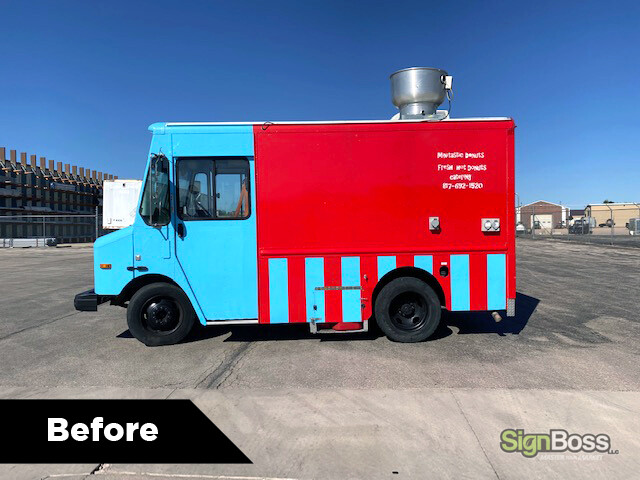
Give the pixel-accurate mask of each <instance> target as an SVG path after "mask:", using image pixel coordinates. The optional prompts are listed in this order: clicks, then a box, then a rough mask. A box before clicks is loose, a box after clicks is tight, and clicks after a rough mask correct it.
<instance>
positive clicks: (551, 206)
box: [516, 200, 569, 232]
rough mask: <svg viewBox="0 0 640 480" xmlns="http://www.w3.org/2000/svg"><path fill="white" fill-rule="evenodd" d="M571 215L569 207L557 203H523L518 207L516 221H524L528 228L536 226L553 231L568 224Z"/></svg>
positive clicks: (541, 201) (540, 201)
mask: <svg viewBox="0 0 640 480" xmlns="http://www.w3.org/2000/svg"><path fill="white" fill-rule="evenodd" d="M568 217H569V209H568V208H567V207H564V206H562V205H559V204H557V203H551V202H545V201H543V200H539V201H537V202H533V203H529V204H527V205H523V206H521V207H519V208H517V209H516V221H517V222H520V223H522V224H523V225H524V226H525V227H526V228H527V229H530V228H534V225H535V227H536V228H538V229H540V230H542V231H548V232H551V230H552V229H554V228H562V226H566V224H567V218H568Z"/></svg>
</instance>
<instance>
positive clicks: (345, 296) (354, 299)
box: [342, 257, 362, 322]
mask: <svg viewBox="0 0 640 480" xmlns="http://www.w3.org/2000/svg"><path fill="white" fill-rule="evenodd" d="M342 286H343V287H356V286H360V257H342ZM360 299H361V295H360V290H342V321H343V322H361V321H362V313H361V312H362V310H361V308H360Z"/></svg>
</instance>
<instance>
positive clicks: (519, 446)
mask: <svg viewBox="0 0 640 480" xmlns="http://www.w3.org/2000/svg"><path fill="white" fill-rule="evenodd" d="M500 440H501V442H500V448H501V449H502V450H503V451H505V452H507V453H513V452H520V453H521V454H522V455H523V456H525V457H535V456H536V455H537V454H538V453H540V452H546V453H560V452H566V451H569V452H571V453H578V452H585V453H595V452H597V453H618V452H617V451H611V450H610V449H611V439H610V438H609V435H606V434H604V433H600V434H597V435H594V434H591V433H586V434H584V435H580V434H577V433H572V434H570V433H569V432H567V431H566V430H550V431H549V433H529V434H525V433H524V430H522V429H513V428H509V429H506V430H503V431H502V433H501V434H500Z"/></svg>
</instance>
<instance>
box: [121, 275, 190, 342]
mask: <svg viewBox="0 0 640 480" xmlns="http://www.w3.org/2000/svg"><path fill="white" fill-rule="evenodd" d="M195 316H196V314H195V312H194V311H193V308H192V306H191V302H190V301H189V298H188V297H187V296H186V295H185V293H184V292H183V291H182V290H181V289H180V288H178V287H177V286H175V285H172V284H170V283H161V282H159V283H151V284H149V285H145V286H144V287H142V288H141V289H140V290H138V291H137V292H136V293H135V294H134V295H133V297H131V300H130V301H129V305H128V306H127V324H128V325H129V331H130V332H131V334H132V335H133V336H134V337H136V338H137V339H138V340H140V341H141V342H142V343H144V344H145V345H147V346H149V347H154V346H158V345H173V344H174V343H178V342H180V341H181V340H183V339H184V338H185V337H186V336H187V335H188V334H189V332H190V331H191V329H192V328H193V324H194V323H195Z"/></svg>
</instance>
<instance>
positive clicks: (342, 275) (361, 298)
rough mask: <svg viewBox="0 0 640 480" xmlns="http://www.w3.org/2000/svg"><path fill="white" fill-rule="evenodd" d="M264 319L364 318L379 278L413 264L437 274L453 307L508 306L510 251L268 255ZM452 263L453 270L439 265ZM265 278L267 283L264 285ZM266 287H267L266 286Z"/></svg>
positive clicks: (288, 321)
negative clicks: (444, 271) (444, 270)
mask: <svg viewBox="0 0 640 480" xmlns="http://www.w3.org/2000/svg"><path fill="white" fill-rule="evenodd" d="M264 264H266V265H264V266H265V267H266V268H265V270H266V272H265V274H266V275H264V276H263V277H262V278H263V279H264V280H267V281H266V282H261V290H260V298H261V301H260V322H261V323H292V322H310V321H315V322H318V323H321V322H361V321H362V320H363V319H366V318H368V317H369V316H370V315H371V305H370V299H371V296H372V293H373V289H374V287H375V285H376V283H377V281H379V280H380V279H382V277H384V276H385V275H386V274H388V273H389V272H391V271H393V270H395V269H396V268H400V267H409V266H413V267H416V268H420V269H423V270H425V271H427V272H429V273H431V274H433V275H434V276H435V278H436V279H438V281H439V282H440V285H441V287H442V289H443V291H444V294H445V298H446V300H447V302H446V306H447V308H449V309H450V310H503V309H505V308H506V303H507V299H506V297H507V295H506V291H507V288H506V272H507V267H506V255H505V254H503V253H500V254H486V253H469V254H455V255H454V254H452V255H441V254H439V255H437V256H436V257H435V258H434V256H432V255H397V256H393V255H380V256H375V255H367V256H362V257H360V256H343V257H335V256H330V257H300V256H295V257H287V258H268V259H264ZM443 266H446V267H448V269H449V275H448V278H447V277H442V276H440V273H439V269H440V268H441V267H443ZM265 283H266V285H265ZM265 287H266V288H265Z"/></svg>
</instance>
